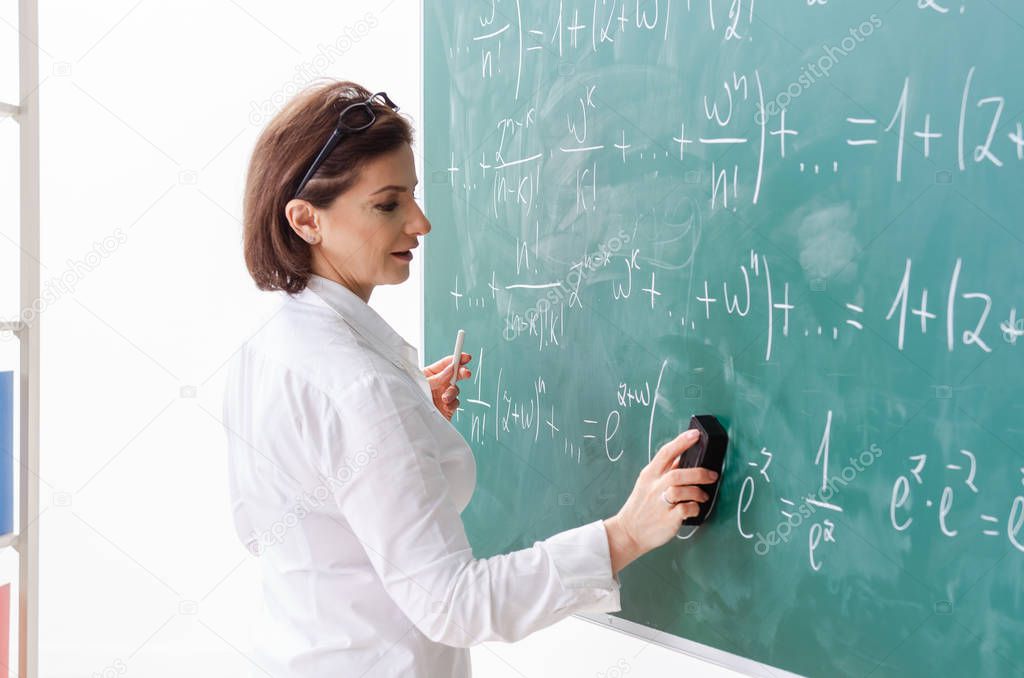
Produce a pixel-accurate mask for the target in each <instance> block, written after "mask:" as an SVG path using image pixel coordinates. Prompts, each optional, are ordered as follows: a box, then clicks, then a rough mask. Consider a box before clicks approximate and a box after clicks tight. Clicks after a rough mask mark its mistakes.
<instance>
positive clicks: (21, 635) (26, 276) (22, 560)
mask: <svg viewBox="0 0 1024 678" xmlns="http://www.w3.org/2000/svg"><path fill="white" fill-rule="evenodd" d="M18 33H19V38H18V93H19V100H20V102H19V103H12V102H0V116H3V117H10V118H13V119H14V120H15V121H16V122H17V123H18V126H19V146H18V157H19V174H20V180H21V195H20V206H19V213H20V221H21V238H20V243H19V244H20V246H21V262H20V266H19V271H20V274H21V275H20V278H21V284H20V307H21V309H22V313H21V314H20V315H19V317H20V318H22V320H18V321H13V322H0V331H6V332H11V333H12V334H13V335H14V336H16V337H17V338H18V349H19V351H20V356H21V359H20V362H19V365H20V372H19V382H18V399H17V401H18V403H19V404H18V413H19V432H20V438H21V439H20V441H19V442H20V444H19V445H18V456H19V460H20V469H19V473H18V475H17V480H18V483H19V484H18V498H19V503H18V522H17V532H16V533H14V534H8V535H3V536H0V548H13V549H15V550H16V551H17V552H18V674H17V675H18V678H37V677H38V675H39V522H38V520H37V518H38V517H39V319H38V315H37V314H36V313H35V312H34V310H33V308H34V304H35V303H36V301H37V300H38V299H39V298H40V262H39V92H38V84H39V44H38V41H39V9H38V0H19V2H18ZM26 318H30V320H24V319H26Z"/></svg>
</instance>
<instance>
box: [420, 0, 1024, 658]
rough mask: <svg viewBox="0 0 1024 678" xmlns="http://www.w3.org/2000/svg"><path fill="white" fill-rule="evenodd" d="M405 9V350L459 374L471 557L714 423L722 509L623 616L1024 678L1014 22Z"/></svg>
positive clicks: (841, 9)
mask: <svg viewBox="0 0 1024 678" xmlns="http://www.w3.org/2000/svg"><path fill="white" fill-rule="evenodd" d="M423 13H424V22H423V23H424V25H423V31H424V52H425V67H424V68H425V72H424V77H425V94H424V104H425V111H424V114H425V121H424V122H425V129H424V134H423V136H424V138H423V146H424V152H425V161H424V172H423V177H424V183H425V185H426V208H427V209H426V211H427V214H428V216H429V217H430V219H431V221H432V223H433V231H432V233H431V234H430V235H429V236H428V237H427V238H426V241H425V247H426V249H425V251H426V261H425V298H426V315H425V347H426V355H427V356H432V357H436V356H439V355H443V354H445V353H446V352H449V351H450V350H451V347H452V342H453V339H454V337H455V333H456V330H457V329H458V328H465V330H466V332H467V344H466V346H467V350H468V351H469V352H471V353H472V354H473V356H474V368H475V372H474V375H473V377H472V379H471V380H470V381H467V382H464V383H462V384H461V388H462V398H461V401H462V406H461V411H460V412H459V413H458V417H457V420H456V421H455V424H456V426H457V427H458V429H459V430H460V431H461V432H462V434H463V435H464V436H465V438H466V439H467V440H468V441H469V442H470V444H471V445H472V447H473V449H474V451H475V453H476V458H477V464H478V487H477V490H476V494H475V495H474V497H473V500H472V503H471V504H470V506H469V507H468V508H467V510H466V513H465V521H466V524H467V529H468V531H469V534H470V538H471V541H472V543H473V546H474V549H475V551H476V553H477V555H478V556H489V555H493V554H496V553H501V552H505V551H508V550H511V549H516V548H521V547H526V546H529V545H530V544H531V543H533V542H534V541H535V540H537V539H541V538H544V537H547V536H549V535H551V534H553V533H554V532H556V531H559V530H562V529H566V528H570V527H573V526H576V525H579V524H581V523H584V522H586V521H591V520H595V519H598V518H603V517H607V516H609V515H612V514H613V513H614V512H615V511H616V510H618V508H619V507H620V505H621V504H622V502H623V500H624V499H625V498H626V496H627V495H628V492H629V490H630V488H631V487H632V484H633V481H634V479H635V476H636V474H637V472H638V471H639V470H640V469H641V468H642V466H643V465H644V464H645V463H646V462H647V461H648V458H649V456H650V455H651V453H652V452H653V451H656V450H657V448H658V447H659V446H660V444H661V443H662V442H664V441H666V440H667V439H669V438H670V437H672V436H673V435H674V434H676V433H677V432H678V430H680V428H681V427H685V426H686V424H687V422H688V420H689V417H690V415H691V414H693V413H711V414H715V415H716V416H718V417H719V419H720V420H721V421H722V423H723V425H725V426H726V427H727V429H728V432H729V435H730V439H731V447H730V454H729V456H728V458H727V462H726V469H725V476H724V481H723V484H722V488H721V492H720V494H719V496H718V498H717V503H716V506H715V509H714V512H713V514H712V517H711V520H710V522H709V523H708V524H706V525H704V526H702V527H701V528H700V529H699V530H697V531H695V532H694V531H689V532H685V533H683V534H681V535H680V539H677V540H673V541H672V542H671V543H669V544H667V545H666V546H665V547H663V548H661V549H659V550H657V551H655V552H653V553H651V554H648V555H647V556H645V557H643V558H642V559H640V560H639V561H637V562H636V563H634V564H633V565H631V566H630V567H629V568H627V569H626V570H625V571H624V572H623V573H622V587H623V590H622V612H621V613H619V614H618V615H616V618H615V619H611V625H612V626H613V627H614V626H616V625H618V624H619V623H620V620H621V624H622V625H623V626H624V627H625V628H628V629H631V630H636V629H647V630H649V631H650V632H651V634H659V635H657V637H659V638H679V639H685V640H686V641H692V642H694V643H698V644H700V645H701V646H703V647H705V648H709V649H713V650H714V651H717V652H722V653H727V655H722V656H730V657H736V658H748V659H750V660H753V661H756V662H759V663H763V664H765V665H768V666H772V667H778V668H781V669H784V670H786V671H789V672H793V673H798V674H805V675H811V676H865V675H876V676H887V675H900V676H935V675H979V676H1007V675H1020V674H1022V672H1024V423H1022V422H1024V407H1022V404H1021V396H1022V394H1024V385H1022V381H1024V369H1022V367H1024V323H1022V321H1021V318H1022V317H1024V272H1022V270H1024V269H1022V265H1024V226H1022V220H1021V209H1022V207H1024V133H1022V122H1024V3H1021V2H1019V1H1011V0H920V1H918V0H858V1H857V2H853V1H852V0H785V1H781V0H772V2H767V1H762V2H754V1H753V0H693V1H692V2H686V1H684V0H676V1H675V2H665V1H661V2H657V1H655V0H646V1H644V2H636V1H629V2H622V1H616V0H559V2H541V1H539V0H518V1H515V0H500V1H498V0H494V1H493V2H489V1H475V2H468V1H461V0H460V1H456V2H438V3H425V4H424V7H423ZM683 537H685V538H683ZM660 634H667V635H664V636H662V635H660ZM652 637H654V636H653V635H652Z"/></svg>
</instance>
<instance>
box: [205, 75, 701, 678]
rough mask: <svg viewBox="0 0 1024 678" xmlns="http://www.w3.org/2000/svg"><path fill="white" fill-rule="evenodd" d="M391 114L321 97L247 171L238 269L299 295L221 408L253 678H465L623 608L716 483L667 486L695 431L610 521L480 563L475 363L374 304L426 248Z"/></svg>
mask: <svg viewBox="0 0 1024 678" xmlns="http://www.w3.org/2000/svg"><path fill="white" fill-rule="evenodd" d="M397 110H398V107H397V106H396V105H395V104H394V103H393V102H392V101H391V99H389V98H388V96H387V95H386V94H384V93H378V94H371V93H370V92H368V91H367V90H366V89H364V88H362V87H360V86H359V85H356V84H353V83H351V82H327V83H321V84H317V85H315V86H313V87H311V88H309V89H307V90H305V91H303V92H301V93H300V94H299V95H298V96H296V97H295V98H294V99H293V100H292V101H291V102H290V103H288V104H287V105H286V106H285V108H284V109H283V110H282V111H281V112H280V113H279V114H278V115H277V116H276V117H275V118H274V119H273V120H272V121H271V122H270V123H269V125H268V126H267V128H266V129H265V130H264V131H263V133H262V135H261V136H260V138H259V140H258V141H257V143H256V147H255V149H254V150H253V154H252V159H251V163H250V166H249V170H248V177H247V180H246V187H245V205H244V212H245V216H244V219H245V224H244V250H245V263H246V266H247V267H248V269H249V273H250V274H251V276H252V278H253V280H254V281H255V282H256V285H257V286H258V287H259V288H260V289H263V290H282V291H284V292H286V293H287V294H286V295H282V297H283V300H282V302H283V303H282V304H281V307H280V309H279V310H278V311H277V313H276V314H274V315H273V316H272V317H271V319H270V320H269V321H267V323H266V324H264V325H263V326H262V327H261V328H260V329H259V331H258V332H257V333H256V335H255V336H253V337H252V338H251V339H249V340H248V341H246V342H245V344H244V345H243V346H242V347H241V348H240V349H239V351H238V352H237V354H236V355H235V356H234V358H233V361H232V363H231V367H230V370H229V374H228V380H227V387H226V391H225V399H224V411H223V415H224V425H225V429H226V432H227V435H228V453H229V467H230V492H231V501H232V511H233V516H234V521H235V526H236V528H237V531H238V534H239V536H240V537H241V539H242V541H243V543H245V544H246V546H247V548H248V549H249V550H250V551H251V552H252V553H253V554H255V555H257V556H259V560H260V565H261V571H262V580H263V602H264V605H263V608H264V609H263V613H262V615H261V616H260V617H259V619H258V621H257V629H256V633H257V638H256V642H255V649H254V651H253V655H252V658H253V661H254V663H255V664H257V665H258V666H259V668H260V669H261V670H262V672H260V675H263V672H265V673H267V674H270V675H272V676H274V677H275V678H300V677H301V678H313V677H316V678H327V677H331V678H334V677H336V676H353V677H355V676H364V675H365V676H404V677H410V678H411V677H414V676H415V677H419V676H422V677H424V678H439V677H442V676H443V677H448V676H469V675H470V665H469V652H468V650H467V649H465V648H468V647H469V646H470V645H473V644H476V643H480V642H483V641H487V640H505V641H513V640H517V639H519V638H522V637H523V636H526V635H527V634H529V633H532V632H533V631H536V630H537V629H540V628H543V627H545V626H548V625H550V624H553V623H555V622H556V621H558V620H560V619H563V618H564V617H567V616H569V615H571V614H574V613H577V612H613V611H617V610H619V609H620V608H619V582H618V578H617V575H618V572H619V571H620V570H621V569H622V568H623V567H625V566H626V565H628V564H629V563H630V562H631V561H633V560H634V559H635V558H637V557H638V556H640V555H642V554H644V553H646V552H647V551H650V550H651V549H654V548H656V547H658V546H660V545H662V544H664V543H665V542H666V541H668V540H669V539H671V538H672V536H673V535H675V533H676V531H677V529H678V528H679V526H680V524H681V523H682V521H683V520H684V519H685V518H687V517H689V516H693V515H695V514H696V513H697V509H698V505H697V502H702V501H706V500H707V495H706V494H705V493H704V492H703V490H701V489H700V488H699V487H695V485H699V484H702V483H709V482H712V481H713V480H714V474H713V473H712V472H710V471H706V470H705V469H699V468H698V469H685V470H684V469H677V468H674V466H675V462H676V460H677V458H678V457H679V455H680V454H681V453H682V452H683V451H684V450H685V449H687V448H688V447H689V446H690V445H692V444H693V442H694V440H695V436H694V435H693V433H695V432H687V433H683V434H681V435H679V437H677V438H676V439H674V440H672V441H671V442H669V443H667V444H666V445H665V446H664V447H662V448H661V449H660V450H659V451H658V453H657V455H656V456H655V457H654V458H653V459H652V460H651V462H650V463H649V464H648V465H647V466H646V467H645V468H644V469H643V470H642V471H641V472H640V475H639V477H638V478H637V480H636V484H635V486H634V488H633V491H632V493H631V494H630V496H629V498H628V499H627V500H626V503H625V505H623V507H622V509H621V510H620V511H619V512H618V513H617V514H616V515H614V516H612V517H610V518H607V519H605V520H597V521H594V522H592V523H590V524H588V525H583V526H581V527H577V528H575V529H571V530H567V531H565V532H562V533H559V534H556V535H554V536H552V537H550V538H548V539H546V540H544V541H540V542H537V543H535V544H534V545H533V546H532V547H530V548H527V549H523V550H521V551H515V552H513V553H508V554H505V555H500V556H495V557H493V558H487V559H481V560H478V559H475V558H473V554H472V551H471V549H470V546H469V543H468V542H467V540H466V533H465V531H464V529H463V525H462V520H461V518H460V516H459V514H460V512H461V511H462V510H463V509H464V508H465V507H466V505H467V504H468V503H469V499H470V497H471V496H472V494H473V487H474V484H475V480H476V466H475V462H474V459H473V453H472V451H471V450H470V448H469V446H468V445H467V444H466V442H465V440H463V438H462V436H461V435H459V433H458V432H457V431H456V430H455V428H454V427H453V426H452V425H451V424H450V423H449V421H448V420H449V418H450V417H451V415H452V413H453V412H454V411H455V409H456V408H457V407H458V405H459V401H458V394H459V389H458V387H457V386H452V385H450V381H451V379H450V377H451V374H452V370H453V369H458V370H459V377H468V376H469V375H470V371H469V369H468V368H467V367H465V366H464V365H465V364H467V363H468V362H469V360H470V356H469V355H468V354H465V353H464V354H462V356H461V359H460V365H457V366H456V365H453V364H452V363H453V360H452V358H451V357H448V358H445V359H443V360H441V361H439V362H436V363H434V364H433V365H431V366H429V367H427V368H426V369H424V370H422V371H421V370H420V369H419V368H418V367H417V365H418V357H417V354H416V350H415V349H414V348H413V347H411V346H410V345H409V344H407V343H406V342H405V341H403V340H402V338H401V337H400V336H399V335H398V334H397V333H396V332H395V331H394V330H393V329H392V328H391V327H390V326H389V325H388V324H387V322H385V321H384V319H383V318H381V317H380V316H379V315H377V313H376V312H374V310H373V309H372V308H370V306H369V305H368V304H367V302H368V301H369V299H370V295H371V294H372V292H373V289H374V287H376V286H377V285H394V284H397V283H400V282H403V281H404V280H406V279H407V278H408V277H409V262H410V261H411V260H412V258H413V256H414V255H413V251H414V250H415V249H416V247H417V246H418V245H419V238H420V236H425V235H426V234H428V233H429V232H430V229H431V226H430V222H429V221H427V218H426V217H425V216H424V214H423V212H422V210H421V209H420V207H419V205H418V204H417V203H416V200H415V199H414V196H413V191H414V189H415V187H416V184H417V179H416V170H415V167H414V164H413V153H412V147H411V144H412V129H411V128H410V125H409V123H408V122H407V121H406V120H405V119H404V118H403V117H401V116H399V115H398V114H397V113H396V111H397ZM453 335H454V332H453ZM504 519H505V520H515V516H514V515H510V516H507V517H505V518H504Z"/></svg>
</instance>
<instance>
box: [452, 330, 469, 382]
mask: <svg viewBox="0 0 1024 678" xmlns="http://www.w3.org/2000/svg"><path fill="white" fill-rule="evenodd" d="M465 340H466V330H459V333H458V335H456V337H455V350H454V351H452V364H453V365H455V369H454V370H452V379H451V381H450V382H449V383H450V384H454V383H455V382H456V381H458V379H459V369H460V368H461V366H462V342H464V341H465Z"/></svg>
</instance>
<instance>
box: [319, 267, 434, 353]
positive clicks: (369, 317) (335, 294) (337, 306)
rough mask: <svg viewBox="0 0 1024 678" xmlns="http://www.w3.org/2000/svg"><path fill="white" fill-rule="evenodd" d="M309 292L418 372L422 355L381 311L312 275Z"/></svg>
mask: <svg viewBox="0 0 1024 678" xmlns="http://www.w3.org/2000/svg"><path fill="white" fill-rule="evenodd" d="M306 289H307V290H308V291H310V292H312V293H313V294H315V295H316V296H318V297H319V298H320V299H321V300H323V301H324V303H326V304H327V305H328V306H330V307H331V309H332V310H334V312H335V313H337V314H338V315H340V316H341V317H342V318H343V319H344V320H345V321H346V322H348V323H349V324H351V325H352V327H353V329H355V330H356V332H358V333H359V334H361V335H363V336H364V337H365V338H366V339H368V340H370V341H372V342H374V343H375V344H376V345H377V346H379V347H387V348H388V349H390V350H391V351H393V352H396V353H397V354H398V355H399V356H401V357H402V358H403V359H404V360H406V361H408V363H409V367H411V368H413V369H417V367H418V364H419V354H418V353H417V351H416V349H415V348H414V347H413V346H411V345H410V344H409V343H408V342H407V341H405V339H403V338H402V337H401V335H400V334H398V332H395V330H394V329H393V328H392V327H391V325H389V324H388V323H387V321H386V320H384V318H382V317H380V314H378V313H377V311H375V310H373V308H372V307H371V306H370V305H369V304H367V303H366V302H365V301H363V300H362V299H360V298H359V296H358V295H357V294H356V293H355V292H353V291H352V290H350V289H349V288H347V287H345V286H344V285H342V284H341V283H339V282H335V281H334V280H330V279H329V278H325V277H323V276H320V275H317V274H315V273H311V274H310V276H309V281H308V282H307V283H306Z"/></svg>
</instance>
